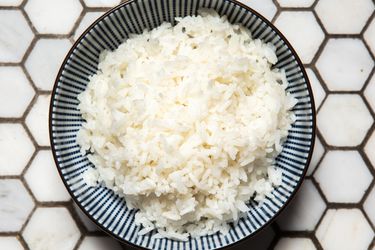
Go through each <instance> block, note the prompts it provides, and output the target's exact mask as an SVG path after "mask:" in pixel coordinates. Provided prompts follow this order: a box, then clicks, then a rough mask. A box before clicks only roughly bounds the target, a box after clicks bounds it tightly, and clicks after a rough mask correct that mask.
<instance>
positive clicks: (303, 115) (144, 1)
mask: <svg viewBox="0 0 375 250" xmlns="http://www.w3.org/2000/svg"><path fill="white" fill-rule="evenodd" d="M202 7H205V8H212V9H215V10H216V11H217V12H218V13H219V14H220V15H227V16H228V19H229V20H230V22H232V23H240V24H242V25H243V26H245V27H247V28H248V29H249V30H250V31H251V32H252V35H253V37H254V38H260V39H262V40H263V41H264V42H267V43H272V44H273V45H274V46H275V47H276V48H277V51H276V54H277V57H278V63H277V65H275V67H277V68H282V69H284V70H285V72H286V74H287V78H288V81H289V86H288V88H287V90H288V91H289V92H290V93H291V94H292V95H293V96H294V97H296V98H297V99H298V104H297V105H296V106H295V108H294V112H295V114H296V116H297V121H296V122H295V123H294V124H293V126H292V129H291V130H290V131H289V135H288V137H287V141H286V142H285V143H284V146H283V151H282V153H281V154H280V155H279V156H278V157H277V159H276V165H277V167H279V168H280V169H282V172H283V178H282V180H283V181H282V185H281V186H280V187H278V188H276V189H275V190H274V192H273V194H274V196H275V197H274V198H267V199H266V200H265V202H264V203H263V204H261V205H258V204H256V203H254V202H251V203H250V206H251V210H250V211H249V212H248V213H247V217H245V218H242V219H240V221H239V223H238V224H237V225H233V226H232V228H231V230H230V232H229V234H227V235H221V234H215V235H211V236H204V237H199V238H193V239H191V240H189V241H188V242H179V241H174V240H171V239H153V238H152V237H151V236H152V234H153V233H151V234H148V235H144V236H138V235H137V232H138V231H139V230H140V227H139V226H136V225H135V224H134V214H135V211H134V210H129V209H127V207H126V204H125V201H124V199H122V198H120V197H119V196H117V195H115V194H114V193H113V192H112V191H111V190H109V189H107V188H105V187H95V188H92V187H88V186H87V185H86V184H85V183H84V181H83V180H82V178H81V173H82V172H84V171H85V170H86V169H87V168H89V167H92V164H91V163H90V162H89V160H88V159H87V157H85V156H84V155H81V153H80V148H79V146H78V145H77V143H76V140H75V137H76V134H77V132H78V130H79V128H80V126H81V124H82V122H83V119H82V117H81V115H80V113H79V111H78V109H77V105H78V100H77V95H78V94H79V93H80V92H82V91H83V90H84V89H85V87H86V84H87V83H88V77H89V76H90V75H93V74H95V73H96V71H97V65H98V60H99V54H100V52H101V51H103V50H114V49H116V48H117V47H118V46H119V44H120V43H121V42H122V41H124V40H125V39H127V38H128V35H129V34H131V33H141V32H142V31H143V30H144V29H146V28H147V29H152V28H154V27H157V26H159V25H160V24H161V23H162V22H164V21H167V22H172V23H173V22H174V18H175V17H176V16H186V15H194V14H196V13H197V10H198V9H199V8H202ZM314 109H315V108H314V102H313V98H312V92H311V88H310V86H309V83H308V80H307V77H306V73H305V71H304V69H303V68H302V64H301V62H300V60H299V59H298V57H297V55H296V54H295V52H294V50H293V49H292V48H291V47H290V45H289V43H288V42H287V41H286V40H285V38H283V37H282V35H281V34H280V33H279V31H277V30H276V29H275V28H273V26H272V25H270V24H269V22H268V21H266V20H265V19H264V18H263V17H261V16H260V15H259V14H257V13H256V12H254V11H253V10H251V9H249V8H247V7H246V6H244V5H242V4H240V3H237V2H234V1H230V0H133V1H129V2H126V3H125V4H122V5H120V6H118V7H117V8H115V9H113V10H112V11H110V12H109V13H107V14H106V15H104V16H103V17H102V18H100V19H99V20H98V21H97V22H95V23H94V24H93V25H92V26H91V27H90V28H89V29H88V30H87V31H86V32H85V33H84V34H83V35H82V36H81V38H80V39H79V40H78V41H77V42H76V44H75V45H74V46H73V48H72V50H71V51H70V52H69V54H68V56H67V57H66V59H65V61H64V63H63V66H62V67H61V69H60V72H59V74H58V76H57V80H56V84H55V87H54V90H53V94H52V100H51V109H50V137H51V145H52V150H53V153H54V157H55V161H56V164H57V167H58V170H59V172H60V174H61V177H62V179H63V181H64V183H65V185H66V186H67V188H68V190H69V192H70V193H71V195H72V197H73V199H74V200H75V201H76V202H77V203H78V205H79V206H80V207H81V209H82V210H83V211H84V212H85V213H86V214H88V215H89V217H91V219H93V220H94V221H95V222H96V223H97V224H98V225H99V226H100V227H101V228H102V229H104V230H105V231H107V232H108V233H110V234H112V235H113V236H115V237H116V238H118V239H120V240H123V241H126V242H130V243H131V244H134V245H137V246H141V247H145V248H152V249H159V248H160V249H214V248H220V247H224V246H227V245H230V244H232V243H234V242H237V241H239V240H241V239H243V238H245V237H247V236H249V235H252V234H254V233H255V232H256V231H258V230H259V229H260V228H262V227H264V226H265V225H266V224H267V223H269V222H270V221H272V220H273V219H274V217H275V216H276V215H277V214H278V213H279V212H280V210H281V209H282V208H283V207H284V206H285V205H286V203H287V202H288V201H289V200H290V198H291V197H292V196H293V195H294V193H295V191H296V190H297V189H298V187H299V185H300V183H301V181H302V178H303V176H304V175H305V172H306V169H307V166H308V163H309V161H310V156H311V153H312V147H313V142H314V128H315V111H314Z"/></svg>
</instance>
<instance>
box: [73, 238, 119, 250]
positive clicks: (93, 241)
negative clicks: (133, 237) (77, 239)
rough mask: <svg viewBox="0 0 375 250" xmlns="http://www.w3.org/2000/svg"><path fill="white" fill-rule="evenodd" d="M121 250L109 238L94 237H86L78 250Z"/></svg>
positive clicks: (116, 243)
mask: <svg viewBox="0 0 375 250" xmlns="http://www.w3.org/2000/svg"><path fill="white" fill-rule="evenodd" d="M103 249H110V250H121V249H122V248H121V246H120V245H119V243H118V242H117V241H116V240H115V239H113V238H109V237H95V236H86V237H85V238H84V239H83V241H82V243H81V245H80V247H79V248H78V250H103Z"/></svg>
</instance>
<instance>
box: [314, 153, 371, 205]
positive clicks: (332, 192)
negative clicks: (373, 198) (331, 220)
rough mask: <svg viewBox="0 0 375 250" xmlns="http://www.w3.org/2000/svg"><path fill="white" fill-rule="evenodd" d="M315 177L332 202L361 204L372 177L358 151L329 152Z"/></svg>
mask: <svg viewBox="0 0 375 250" xmlns="http://www.w3.org/2000/svg"><path fill="white" fill-rule="evenodd" d="M314 177H315V179H316V181H317V182H318V183H319V185H320V187H321V189H322V190H323V193H324V194H325V196H326V198H327V200H328V201H330V202H343V203H350V202H359V201H360V200H361V199H362V196H363V195H364V193H365V191H366V189H367V188H368V186H369V185H370V183H371V181H372V176H371V173H370V171H369V170H368V168H367V167H366V165H365V163H364V162H363V160H362V157H361V155H360V154H359V153H358V152H357V151H328V153H327V154H326V155H325V156H324V158H323V160H322V162H321V164H320V167H319V168H318V170H317V171H316V172H315V174H314Z"/></svg>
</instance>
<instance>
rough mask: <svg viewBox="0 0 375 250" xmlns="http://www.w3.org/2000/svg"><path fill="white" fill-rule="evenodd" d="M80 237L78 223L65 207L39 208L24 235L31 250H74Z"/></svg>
mask: <svg viewBox="0 0 375 250" xmlns="http://www.w3.org/2000/svg"><path fill="white" fill-rule="evenodd" d="M80 235H81V233H80V231H79V230H78V227H77V225H76V223H75V222H74V220H73V219H72V217H71V215H70V214H69V212H68V210H67V209H66V208H63V207H55V208H38V209H37V210H36V211H35V212H34V214H33V216H32V217H31V219H30V221H29V222H28V224H27V226H26V228H25V230H24V232H23V234H22V236H23V237H24V239H25V241H26V243H27V245H28V246H29V247H30V250H43V249H54V250H72V249H73V248H74V246H75V245H76V243H77V241H78V239H79V238H80Z"/></svg>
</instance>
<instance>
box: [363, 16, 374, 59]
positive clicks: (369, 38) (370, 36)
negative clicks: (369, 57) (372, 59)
mask: <svg viewBox="0 0 375 250" xmlns="http://www.w3.org/2000/svg"><path fill="white" fill-rule="evenodd" d="M363 37H364V38H365V40H366V42H367V45H368V46H369V47H370V49H371V51H372V53H373V54H374V55H375V18H373V19H372V21H371V23H370V25H369V26H368V27H367V29H366V31H365V33H364V35H363Z"/></svg>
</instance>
